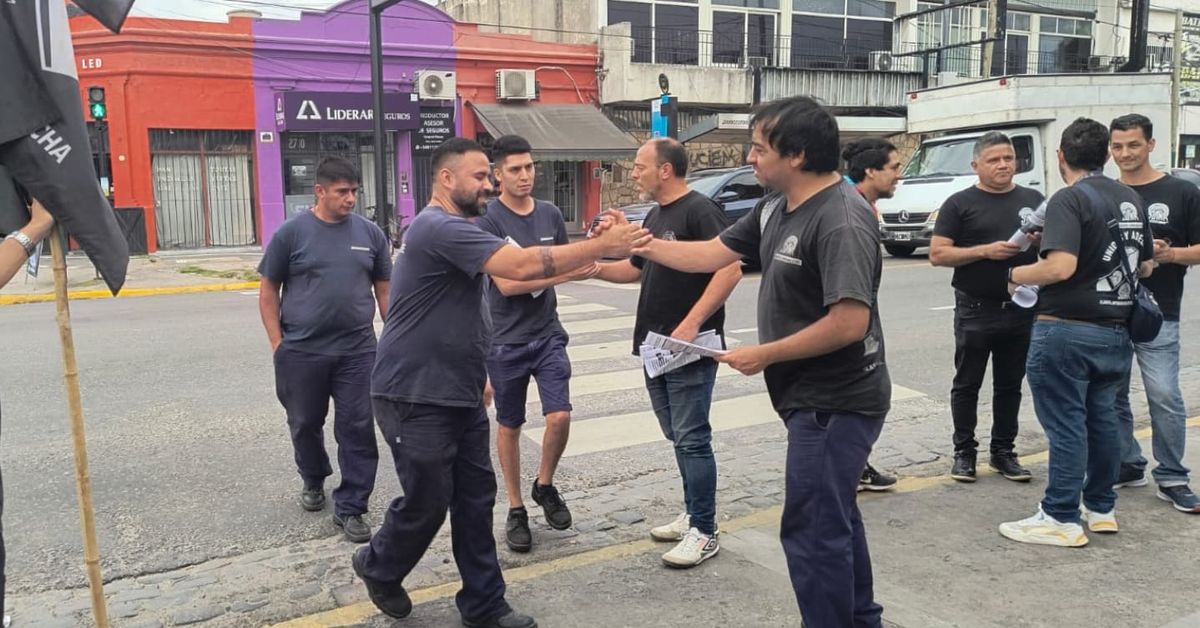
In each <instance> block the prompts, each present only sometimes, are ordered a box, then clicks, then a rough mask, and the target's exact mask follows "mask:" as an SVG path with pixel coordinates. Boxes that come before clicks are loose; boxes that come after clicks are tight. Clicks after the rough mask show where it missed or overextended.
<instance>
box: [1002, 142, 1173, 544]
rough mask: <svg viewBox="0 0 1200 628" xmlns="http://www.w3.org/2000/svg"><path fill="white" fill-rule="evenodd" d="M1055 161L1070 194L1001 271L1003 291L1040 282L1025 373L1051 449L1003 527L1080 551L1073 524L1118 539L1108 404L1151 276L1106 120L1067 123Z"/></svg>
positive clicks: (1124, 371)
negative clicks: (1029, 497) (1031, 490)
mask: <svg viewBox="0 0 1200 628" xmlns="http://www.w3.org/2000/svg"><path fill="white" fill-rule="evenodd" d="M1058 161H1059V166H1058V167H1059V172H1060V173H1062V177H1063V181H1065V182H1066V183H1067V184H1068V185H1069V187H1066V188H1063V189H1062V190H1059V191H1058V192H1056V193H1055V194H1054V196H1052V197H1051V198H1050V200H1049V201H1048V202H1047V203H1046V224H1045V232H1044V234H1043V236H1042V242H1041V250H1040V251H1039V256H1040V259H1039V260H1038V261H1037V263H1034V264H1030V265H1028V266H1018V267H1017V268H1013V269H1010V270H1009V271H1008V275H1009V276H1008V286H1009V291H1010V292H1013V291H1015V290H1016V288H1017V287H1018V286H1019V285H1026V286H1041V292H1040V293H1039V295H1038V303H1037V308H1036V313H1037V318H1036V321H1035V322H1034V324H1033V335H1032V340H1031V342H1030V346H1029V360H1028V365H1027V369H1028V371H1029V388H1030V390H1031V392H1032V393H1033V407H1034V409H1035V410H1036V411H1037V417H1038V421H1039V422H1040V423H1041V424H1042V429H1043V430H1045V432H1046V439H1047V440H1048V441H1049V442H1050V463H1049V471H1048V474H1047V475H1048V477H1047V483H1046V494H1045V497H1044V498H1043V499H1042V503H1041V505H1040V506H1039V507H1038V511H1037V513H1036V514H1034V515H1033V516H1032V517H1029V518H1027V519H1022V520H1020V521H1010V522H1006V523H1002V524H1000V534H1002V535H1004V536H1005V537H1008V538H1010V539H1012V540H1014V541H1018V542H1021V543H1035V544H1041V545H1057V546H1060V547H1079V546H1082V545H1086V544H1087V542H1088V538H1087V535H1086V534H1084V531H1083V527H1082V526H1081V525H1080V521H1081V520H1082V521H1084V522H1086V523H1087V526H1088V529H1089V530H1091V531H1092V532H1096V533H1112V532H1116V531H1117V520H1116V517H1115V512H1116V511H1115V505H1116V501H1117V494H1116V492H1115V491H1114V490H1113V484H1114V483H1116V481H1117V475H1118V473H1119V471H1120V466H1121V439H1120V434H1119V431H1118V419H1117V412H1116V407H1115V406H1116V401H1117V393H1118V392H1119V391H1120V389H1121V387H1122V386H1127V385H1128V378H1129V368H1130V364H1131V362H1132V359H1133V347H1132V345H1131V343H1130V340H1129V329H1128V320H1129V315H1130V313H1131V312H1132V310H1133V298H1134V294H1135V291H1136V290H1137V282H1138V277H1137V275H1138V274H1141V275H1143V276H1144V275H1147V274H1149V271H1150V270H1151V264H1152V257H1153V249H1152V244H1151V241H1150V238H1149V229H1148V228H1147V227H1146V222H1145V212H1144V211H1143V210H1142V207H1141V199H1139V198H1138V196H1137V194H1136V193H1135V192H1134V191H1133V190H1130V189H1129V188H1127V187H1125V186H1124V185H1121V184H1120V183H1118V182H1116V181H1113V180H1112V179H1109V178H1107V177H1105V176H1104V174H1103V172H1102V170H1103V168H1104V163H1105V162H1106V161H1108V129H1107V128H1106V127H1105V126H1104V125H1103V124H1100V123H1099V122H1096V121H1095V120H1088V119H1086V118H1080V119H1078V120H1076V121H1075V122H1073V123H1071V124H1070V125H1069V126H1068V127H1067V128H1066V130H1064V131H1063V134H1062V141H1061V144H1060V148H1059V152H1058ZM1110 225H1111V227H1110ZM1113 229H1116V230H1117V235H1118V236H1119V241H1114V238H1113V236H1112V235H1111V234H1112V230H1113ZM1123 257H1124V258H1125V259H1127V263H1125V262H1123V261H1122V258H1123ZM1125 266H1129V268H1130V269H1131V272H1126V270H1125ZM1081 494H1082V502H1083V503H1082V508H1081V505H1080V501H1081V500H1080V495H1081Z"/></svg>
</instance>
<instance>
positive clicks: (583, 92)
mask: <svg viewBox="0 0 1200 628" xmlns="http://www.w3.org/2000/svg"><path fill="white" fill-rule="evenodd" d="M454 39H455V42H456V44H455V47H456V50H457V54H458V57H457V58H458V60H457V64H456V66H455V70H456V74H457V81H458V94H459V98H460V99H461V101H462V134H463V135H464V136H465V137H470V138H473V139H478V140H480V142H481V143H483V144H484V145H485V146H486V145H487V144H488V143H489V142H490V141H491V140H493V139H495V137H497V136H499V135H504V134H507V133H516V134H518V135H522V136H524V137H525V138H526V139H528V140H529V142H530V144H532V145H533V150H534V154H533V156H534V159H536V160H537V162H538V169H537V180H536V182H535V184H534V191H533V194H534V196H536V197H537V198H540V199H543V200H548V201H552V202H554V204H556V205H558V206H559V208H561V209H562V210H563V216H564V218H566V220H567V225H568V227H569V228H571V229H572V230H575V231H578V230H582V229H583V226H584V225H587V224H588V223H589V222H590V221H591V219H592V218H593V217H595V216H596V214H597V213H598V212H599V210H600V186H601V184H602V182H603V177H602V171H601V163H602V162H604V161H608V160H617V159H627V158H630V157H632V156H633V154H634V153H635V152H636V150H637V144H636V143H635V142H634V140H633V139H632V138H631V137H629V136H628V135H627V134H625V133H623V132H622V131H620V130H619V129H618V128H617V127H616V126H615V125H613V124H612V122H610V121H609V120H608V119H607V118H605V117H604V115H603V114H602V113H601V112H600V109H599V104H598V103H599V101H600V99H599V92H598V85H597V75H596V69H597V67H598V59H597V53H596V46H594V45H579V44H558V43H551V42H541V41H534V40H533V39H532V38H530V37H528V36H521V35H506V34H500V33H489V32H481V31H480V30H479V27H478V26H476V25H473V24H458V25H457V26H456V27H455V37H454Z"/></svg>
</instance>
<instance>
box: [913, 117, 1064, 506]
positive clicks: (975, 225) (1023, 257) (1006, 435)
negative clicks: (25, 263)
mask: <svg viewBox="0 0 1200 628" xmlns="http://www.w3.org/2000/svg"><path fill="white" fill-rule="evenodd" d="M1016 162H1017V154H1016V152H1014V151H1013V146H1012V140H1010V139H1009V138H1008V136H1007V135H1005V134H1003V133H1000V132H997V131H993V132H991V133H985V134H984V135H983V136H982V137H980V138H979V140H977V141H976V142H975V151H974V159H973V160H972V161H971V168H972V169H974V170H975V174H976V175H978V176H979V182H978V183H976V184H975V185H973V186H971V187H969V188H967V189H965V190H962V191H961V192H957V193H955V194H953V195H951V196H950V198H948V199H946V201H945V202H944V203H942V207H941V209H939V210H938V217H937V222H936V224H935V226H934V228H933V240H932V241H931V242H930V245H929V261H930V263H932V264H933V265H934V266H950V267H952V268H954V279H953V280H952V281H951V285H952V286H954V296H955V307H954V370H955V373H954V385H953V387H952V388H951V389H950V414H951V416H952V418H953V420H954V464H953V466H952V467H951V469H950V477H952V478H954V479H955V480H958V481H959V482H974V481H975V456H976V448H977V447H979V442H978V441H976V440H975V426H976V424H977V423H978V420H979V419H978V408H979V388H980V386H982V385H983V378H984V374H985V373H986V372H987V366H988V359H989V358H990V359H991V361H992V439H991V443H990V444H989V450H990V451H991V456H990V461H989V462H990V466H991V468H992V469H993V470H995V471H996V472H998V473H1000V474H1001V475H1003V476H1004V477H1006V478H1008V479H1010V480H1014V481H1017V482H1028V481H1029V480H1030V478H1031V477H1032V476H1031V475H1030V473H1029V471H1028V470H1026V469H1025V468H1024V467H1022V466H1021V464H1020V463H1019V462H1018V461H1017V454H1016V451H1015V449H1014V447H1015V445H1014V443H1015V441H1016V438H1017V414H1018V412H1019V411H1020V409H1021V381H1022V380H1024V379H1025V354H1026V352H1027V351H1028V350H1029V332H1030V328H1031V326H1032V325H1033V312H1032V311H1031V310H1027V309H1024V308H1020V307H1017V306H1016V304H1014V303H1013V302H1012V300H1011V299H1010V298H1009V296H1008V291H1007V290H1005V281H1004V279H1005V277H1007V276H1008V269H1010V268H1012V267H1014V266H1022V265H1025V264H1030V263H1032V262H1033V261H1034V260H1036V259H1037V249H1036V248H1034V246H1033V242H1026V243H1025V245H1024V246H1021V245H1020V244H1016V243H1013V242H1010V241H1009V239H1010V238H1012V236H1013V234H1014V232H1016V231H1017V229H1018V228H1020V227H1021V226H1022V221H1023V220H1025V221H1028V220H1029V219H1028V217H1029V216H1031V215H1032V214H1033V213H1034V210H1035V209H1036V208H1037V207H1038V205H1040V204H1041V203H1042V200H1043V197H1042V194H1041V193H1040V192H1038V191H1037V190H1033V189H1030V188H1025V187H1021V186H1019V185H1017V184H1015V183H1013V174H1014V173H1015V172H1016ZM1037 229H1038V230H1040V226H1039V227H1037ZM1033 237H1034V239H1036V238H1037V237H1039V236H1037V235H1034V236H1033Z"/></svg>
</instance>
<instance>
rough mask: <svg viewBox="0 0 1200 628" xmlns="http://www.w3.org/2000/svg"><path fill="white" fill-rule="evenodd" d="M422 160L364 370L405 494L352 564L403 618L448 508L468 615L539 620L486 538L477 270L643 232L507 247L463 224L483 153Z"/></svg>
mask: <svg viewBox="0 0 1200 628" xmlns="http://www.w3.org/2000/svg"><path fill="white" fill-rule="evenodd" d="M430 160H431V165H432V168H431V169H432V172H433V197H432V198H431V199H430V203H429V206H428V207H426V208H425V209H424V210H422V211H421V213H420V214H418V215H417V218H416V219H415V220H413V222H412V224H411V225H410V226H409V228H408V230H407V231H406V232H405V234H404V241H403V243H402V244H401V245H400V252H399V255H398V257H397V261H396V265H395V270H394V271H393V277H392V295H391V299H390V306H389V309H390V315H389V316H388V318H387V322H386V323H385V325H384V329H383V334H382V335H381V337H380V343H379V355H378V358H377V359H376V363H375V371H374V373H373V375H372V377H371V397H372V403H373V407H374V410H375V416H376V420H377V421H378V423H379V428H380V431H381V432H382V433H383V436H384V439H385V440H386V442H387V444H388V446H389V447H391V449H392V458H393V459H394V460H395V462H396V474H397V475H398V476H399V479H400V486H401V487H402V488H403V490H404V496H403V497H397V498H396V499H395V500H393V501H392V504H391V506H390V507H389V508H388V512H387V515H386V517H385V518H384V522H383V525H381V526H380V528H379V531H378V532H376V533H375V536H374V537H372V538H371V543H370V544H369V545H367V546H366V547H363V548H362V549H360V550H358V551H357V552H355V554H354V557H353V561H352V563H353V567H354V571H355V573H357V574H358V576H359V577H360V578H362V580H363V582H364V583H365V584H366V587H367V593H368V594H369V595H370V598H371V601H372V602H373V603H374V604H375V606H376V607H378V608H379V609H380V610H381V611H383V613H384V614H386V615H388V616H390V617H396V618H400V617H406V616H408V614H409V613H411V612H412V600H411V599H409V597H408V593H407V592H405V590H404V586H403V581H404V578H405V577H406V576H408V574H409V573H410V572H411V571H412V569H413V567H415V566H416V564H417V562H418V561H419V560H420V559H421V557H422V556H423V555H424V554H425V552H426V550H428V549H429V545H430V543H431V542H432V541H433V538H434V536H435V535H436V534H437V532H438V530H439V529H440V528H441V527H442V523H443V522H444V521H445V520H446V511H447V510H449V511H450V531H451V536H452V539H453V545H454V559H455V562H457V564H458V570H459V574H460V575H461V576H462V587H463V588H462V590H461V591H459V593H458V596H457V600H456V602H457V605H458V610H459V612H460V613H462V622H463V624H464V625H466V626H468V627H476V626H479V627H487V628H535V627H536V626H537V623H536V622H535V621H534V620H533V619H532V618H530V617H527V616H525V615H522V614H520V613H518V612H516V611H514V610H512V608H511V607H510V606H509V605H508V602H506V601H505V599H504V594H505V585H504V578H503V576H502V575H501V573H500V565H499V563H498V562H497V560H496V539H495V538H494V537H493V536H492V508H493V507H494V506H495V503H496V475H495V473H494V472H493V471H492V463H491V453H490V451H489V447H488V436H489V434H490V429H489V426H488V418H487V413H486V412H485V411H484V402H483V389H484V384H485V382H486V379H487V374H486V368H485V358H486V356H487V353H488V349H489V348H490V346H491V343H492V321H491V316H490V315H489V313H488V312H486V311H485V310H484V298H483V297H484V277H483V275H485V274H487V275H491V276H492V277H501V278H504V279H512V280H517V281H529V280H533V279H545V278H547V277H554V276H556V275H559V274H561V273H569V272H571V271H573V270H576V269H578V268H580V267H584V266H587V265H589V264H592V263H593V262H595V261H596V260H598V259H600V258H601V257H604V256H606V255H607V256H617V255H627V254H628V253H629V251H630V250H631V249H632V247H633V246H634V245H635V244H637V243H638V242H639V241H640V240H641V239H642V238H643V234H644V231H643V230H641V229H639V228H636V227H633V226H631V225H629V224H628V223H627V224H625V225H621V226H619V227H615V228H614V229H610V230H609V232H606V234H605V235H604V236H603V237H599V238H593V239H591V240H587V241H584V242H578V243H575V244H566V245H562V246H537V247H527V248H520V247H516V246H509V245H507V244H506V242H505V241H504V240H503V239H501V238H498V237H496V236H494V235H492V234H490V233H488V232H486V231H483V230H481V229H480V228H479V227H478V226H476V225H475V224H474V223H472V222H471V221H470V220H469V219H470V218H474V217H477V216H479V215H480V214H481V213H482V210H483V203H484V201H485V200H486V198H487V195H488V193H489V192H491V189H492V185H491V181H490V177H489V175H490V171H491V168H490V165H489V163H488V158H487V155H486V154H485V153H484V151H483V148H482V147H480V146H479V144H477V143H475V142H474V141H471V140H467V139H462V138H454V139H450V140H447V141H446V142H444V143H443V144H442V145H441V146H439V147H438V148H437V149H436V150H435V151H434V152H433V155H432V156H431V157H430Z"/></svg>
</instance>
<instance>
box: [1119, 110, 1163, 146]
mask: <svg viewBox="0 0 1200 628" xmlns="http://www.w3.org/2000/svg"><path fill="white" fill-rule="evenodd" d="M1134 129H1141V130H1142V135H1144V136H1146V139H1147V140H1152V139H1154V123H1153V122H1151V121H1150V118H1147V117H1146V116H1144V115H1142V114H1140V113H1127V114H1125V115H1123V116H1118V117H1116V118H1113V121H1112V124H1110V125H1108V130H1109V132H1110V133H1111V132H1112V131H1132V130H1134Z"/></svg>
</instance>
